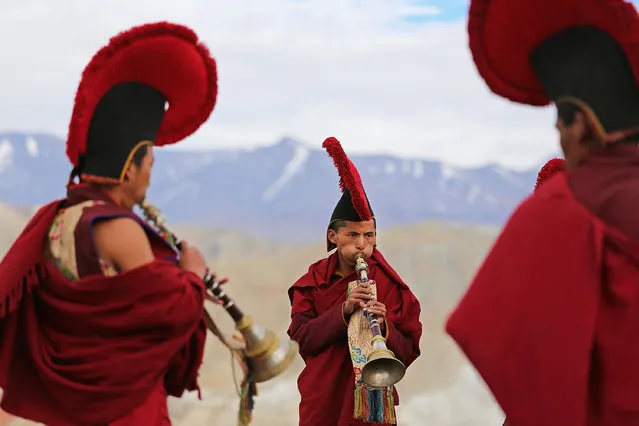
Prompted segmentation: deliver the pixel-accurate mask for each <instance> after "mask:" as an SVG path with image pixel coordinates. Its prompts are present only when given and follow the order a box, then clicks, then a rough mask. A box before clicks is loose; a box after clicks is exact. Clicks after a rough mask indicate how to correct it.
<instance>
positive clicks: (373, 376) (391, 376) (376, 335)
mask: <svg viewBox="0 0 639 426" xmlns="http://www.w3.org/2000/svg"><path fill="white" fill-rule="evenodd" d="M355 270H356V271H357V273H358V274H359V277H360V278H359V282H361V283H365V282H368V271H369V270H368V264H367V263H366V261H365V260H364V256H362V255H358V256H357V260H356V263H355ZM365 315H366V317H367V318H368V325H369V327H370V330H371V335H372V340H373V341H372V346H373V350H372V351H371V353H370V354H369V355H368V358H367V360H366V364H364V366H363V367H362V382H364V383H365V384H366V385H368V386H371V387H374V388H386V387H389V386H392V385H394V384H396V383H398V382H399V381H400V380H402V378H403V377H404V374H406V367H405V366H404V364H403V363H402V362H401V361H400V360H398V359H397V358H395V354H394V353H393V352H392V351H391V350H390V349H388V348H387V347H386V339H384V337H383V336H382V329H381V327H380V326H379V320H378V319H377V315H376V314H371V313H366V314H365Z"/></svg>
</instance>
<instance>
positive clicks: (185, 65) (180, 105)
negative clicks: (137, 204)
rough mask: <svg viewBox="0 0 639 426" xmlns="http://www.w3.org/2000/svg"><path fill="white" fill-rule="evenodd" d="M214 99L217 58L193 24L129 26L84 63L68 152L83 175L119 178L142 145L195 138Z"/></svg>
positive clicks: (88, 177) (170, 142)
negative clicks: (202, 40)
mask: <svg viewBox="0 0 639 426" xmlns="http://www.w3.org/2000/svg"><path fill="white" fill-rule="evenodd" d="M216 98H217V69H216V63H215V60H214V59H213V58H212V57H211V55H210V53H209V51H208V49H207V48H206V46H205V45H204V44H202V43H201V42H200V41H199V40H198V37H197V35H196V34H195V33H194V32H193V31H192V30H191V29H189V28H187V27H185V26H182V25H177V24H172V23H168V22H158V23H152V24H146V25H141V26H137V27H134V28H131V29H129V30H127V31H124V32H122V33H120V34H118V35H116V36H115V37H113V38H112V39H111V40H110V41H109V44H108V45H107V46H105V47H103V48H102V49H100V50H99V51H98V52H97V53H96V55H95V56H94V57H93V58H92V59H91V61H90V62H89V64H88V65H87V66H86V68H85V70H84V72H83V74H82V79H81V81H80V84H79V87H78V91H77V94H76V97H75V105H74V108H73V115H72V117H71V122H70V124H69V133H68V137H67V156H68V157H69V160H70V161H71V163H72V164H73V166H74V171H75V173H76V174H80V175H81V176H82V178H83V179H87V180H106V181H120V180H121V178H122V175H123V172H124V170H125V169H126V167H127V166H128V162H129V161H131V159H132V157H133V155H134V154H135V151H136V150H137V148H139V147H140V146H144V145H151V144H153V145H156V146H163V145H169V144H173V143H176V142H179V141H181V140H183V139H184V138H186V137H187V136H189V135H191V134H192V133H193V132H195V131H196V130H197V129H198V128H199V127H200V126H201V125H202V124H203V123H204V122H205V121H206V120H207V119H208V117H209V116H210V114H211V112H212V111H213V108H214V106H215V101H216Z"/></svg>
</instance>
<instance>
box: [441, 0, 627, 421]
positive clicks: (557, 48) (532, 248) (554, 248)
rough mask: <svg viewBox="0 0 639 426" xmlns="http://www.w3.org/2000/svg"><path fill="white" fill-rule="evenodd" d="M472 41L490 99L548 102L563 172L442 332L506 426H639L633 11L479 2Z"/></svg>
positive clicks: (562, 2) (508, 234)
mask: <svg viewBox="0 0 639 426" xmlns="http://www.w3.org/2000/svg"><path fill="white" fill-rule="evenodd" d="M489 10H490V13H488V11H489ZM469 34H470V40H471V43H470V45H471V49H472V51H473V56H474V58H475V62H476V64H477V66H478V68H479V71H480V73H481V74H482V76H483V77H484V79H485V80H486V81H487V83H488V85H489V86H490V87H491V89H492V90H493V91H494V92H495V93H497V94H499V95H501V96H504V97H506V98H508V99H510V100H513V101H516V102H520V103H524V104H529V105H544V104H546V103H549V102H553V103H554V104H555V106H556V108H557V123H556V127H557V129H558V131H559V135H560V139H561V147H562V150H563V152H564V156H565V158H566V164H565V166H566V171H560V172H558V173H556V174H555V175H554V176H553V177H552V178H550V180H548V181H546V182H545V183H544V184H543V185H541V186H540V187H539V188H538V189H537V190H536V191H535V192H534V193H533V194H531V195H530V196H529V197H528V198H527V199H526V200H524V201H523V202H522V203H521V204H520V205H519V206H518V207H517V209H516V210H515V211H514V213H513V214H512V216H511V217H510V219H509V220H508V222H507V223H506V225H505V226H504V228H503V230H502V232H501V234H500V235H499V237H498V238H497V240H496V242H495V244H494V246H493V247H492V249H491V250H490V252H489V254H488V256H487V257H486V259H485V260H484V262H483V264H482V266H481V267H480V268H479V271H478V272H477V275H476V276H475V278H474V280H473V282H472V283H471V284H470V287H469V288H468V291H467V293H466V294H465V295H464V296H463V297H462V299H461V301H460V302H459V305H458V306H457V307H456V309H455V310H454V311H453V313H452V315H451V316H450V318H449V320H448V322H447V327H446V329H447V331H448V333H449V334H450V335H451V336H452V337H453V338H454V339H455V341H456V342H457V343H458V344H459V346H460V348H461V349H462V350H463V351H464V353H465V354H466V356H467V357H468V359H469V360H470V361H471V362H472V364H473V365H474V366H475V367H476V369H477V371H478V372H479V373H480V374H481V376H482V377H483V379H484V380H485V382H486V384H487V385H488V387H489V388H490V390H491V391H492V393H493V395H494V396H495V398H496V400H497V402H498V403H499V404H500V405H501V407H502V409H503V410H504V412H505V413H506V416H507V418H508V424H509V425H510V426H533V425H534V426H540V425H544V426H555V425H556V426H622V425H623V426H628V425H636V424H639V397H638V396H639V369H637V368H636V365H637V360H638V359H639V220H638V219H637V218H639V149H638V148H637V145H638V142H639V90H638V88H637V76H639V72H638V71H639V50H637V48H636V44H637V43H636V40H639V16H638V14H637V11H636V10H635V7H634V6H633V5H632V4H631V3H626V2H625V1H622V0H605V1H599V0H553V1H550V0H542V1H536V2H529V1H523V0H512V1H509V2H505V1H503V2H497V1H494V0H493V1H490V0H473V1H472V3H471V7H470V19H469Z"/></svg>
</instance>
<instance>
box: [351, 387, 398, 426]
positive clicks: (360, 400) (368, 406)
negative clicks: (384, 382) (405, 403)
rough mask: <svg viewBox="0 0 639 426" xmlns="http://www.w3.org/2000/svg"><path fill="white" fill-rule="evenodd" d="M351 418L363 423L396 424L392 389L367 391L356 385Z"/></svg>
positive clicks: (367, 389)
mask: <svg viewBox="0 0 639 426" xmlns="http://www.w3.org/2000/svg"><path fill="white" fill-rule="evenodd" d="M353 417H354V418H356V419H357V420H361V421H363V422H365V423H382V424H396V423H397V420H396V418H395V398H393V388H392V387H388V388H385V389H369V388H367V387H366V386H364V385H362V384H360V385H356V386H355V409H354V413H353Z"/></svg>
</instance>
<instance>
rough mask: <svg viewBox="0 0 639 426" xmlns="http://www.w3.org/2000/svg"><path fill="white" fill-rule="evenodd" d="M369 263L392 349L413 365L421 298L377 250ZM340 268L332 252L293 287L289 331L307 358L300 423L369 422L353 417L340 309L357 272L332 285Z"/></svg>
mask: <svg viewBox="0 0 639 426" xmlns="http://www.w3.org/2000/svg"><path fill="white" fill-rule="evenodd" d="M367 263H368V265H369V268H370V272H369V278H370V279H372V280H375V282H376V285H377V295H378V299H379V300H380V301H381V302H383V303H384V304H385V305H386V309H387V312H388V313H387V316H386V321H387V322H388V323H389V324H391V325H390V327H391V331H390V332H391V333H394V334H395V335H394V336H392V339H391V336H389V339H388V341H387V344H388V346H389V349H391V350H392V351H394V352H395V355H396V356H397V357H398V358H399V359H401V360H402V361H403V362H404V363H405V364H406V366H409V365H410V364H411V363H412V362H413V361H414V360H415V359H416V358H417V357H418V356H419V354H420V349H419V340H420V338H421V334H422V325H421V322H420V321H419V315H420V311H421V308H420V305H419V301H418V300H417V298H416V297H415V296H414V295H413V293H412V292H411V291H410V289H409V288H408V286H407V285H406V284H405V283H404V282H403V281H402V279H401V278H400V277H399V275H398V274H397V272H395V270H393V268H392V267H391V266H390V265H389V264H388V262H387V261H386V259H384V257H383V256H382V254H381V253H380V252H379V251H378V250H377V249H375V250H374V251H373V254H372V256H371V258H370V259H368V260H367ZM336 266H337V254H336V253H333V254H331V255H330V256H329V257H327V258H325V259H322V260H320V261H318V262H316V263H314V264H312V265H311V266H310V267H309V269H308V272H307V273H306V274H305V275H303V276H302V277H301V278H300V279H299V280H298V281H297V282H296V283H295V284H293V286H292V287H291V288H290V289H289V291H288V294H289V299H290V301H291V305H292V307H291V317H292V321H291V326H290V327H289V330H288V333H289V335H290V336H291V338H292V339H293V340H296V341H297V342H298V343H299V345H300V352H301V355H302V358H303V359H304V361H305V362H306V367H305V368H304V370H303V371H302V373H301V374H300V376H299V378H298V387H299V390H300V394H301V402H300V425H301V426H320V425H328V424H332V425H336V426H342V425H344V426H346V425H359V424H365V423H362V422H358V421H355V420H353V406H354V396H353V392H354V388H355V377H354V374H353V365H352V362H351V358H350V355H349V352H348V346H347V340H346V329H347V327H346V324H345V323H344V320H343V319H342V313H341V308H340V305H341V304H342V303H343V302H344V301H345V300H346V290H347V288H348V283H349V282H350V281H353V280H355V279H357V276H356V273H355V272H352V273H351V274H349V275H347V276H344V277H343V278H341V279H339V280H338V281H336V282H334V283H332V284H330V280H331V277H332V275H333V273H334V272H335V269H336ZM329 328H330V329H329ZM391 342H393V343H395V344H394V345H393V346H392V347H391Z"/></svg>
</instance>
